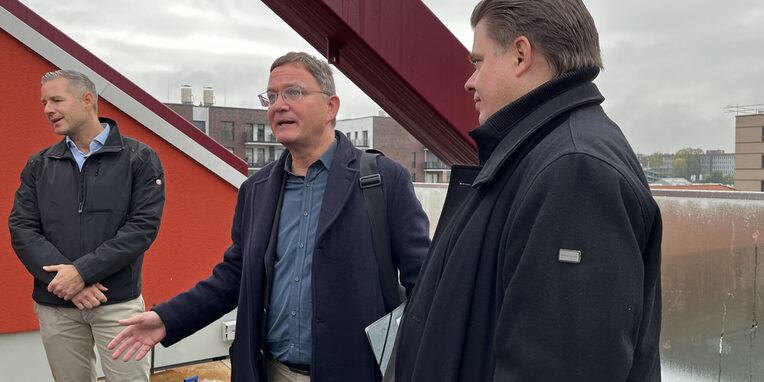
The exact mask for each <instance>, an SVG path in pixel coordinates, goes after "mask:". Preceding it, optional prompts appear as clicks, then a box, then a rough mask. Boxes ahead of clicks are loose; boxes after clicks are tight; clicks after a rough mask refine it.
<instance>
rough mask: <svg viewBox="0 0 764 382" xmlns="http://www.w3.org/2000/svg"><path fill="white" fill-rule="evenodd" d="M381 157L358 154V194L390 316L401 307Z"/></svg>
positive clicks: (366, 152)
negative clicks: (359, 165)
mask: <svg viewBox="0 0 764 382" xmlns="http://www.w3.org/2000/svg"><path fill="white" fill-rule="evenodd" d="M380 155H383V156H384V154H382V153H381V152H379V151H377V150H373V149H369V150H366V151H364V153H363V154H361V179H360V183H361V190H362V191H363V198H364V200H365V201H366V213H367V214H368V215H369V224H370V225H371V242H372V246H373V247H374V255H375V256H376V257H377V269H378V271H379V282H380V284H381V285H380V286H381V287H382V298H383V299H384V301H385V311H386V312H391V311H392V310H393V309H395V307H397V306H398V305H400V303H401V299H400V294H399V291H398V278H397V277H396V275H395V270H394V269H393V258H392V252H391V250H390V228H389V226H388V225H387V203H386V202H385V196H384V194H383V193H382V175H380V174H379V170H378V169H377V157H378V156H380Z"/></svg>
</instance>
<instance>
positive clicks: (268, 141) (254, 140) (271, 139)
mask: <svg viewBox="0 0 764 382" xmlns="http://www.w3.org/2000/svg"><path fill="white" fill-rule="evenodd" d="M244 143H245V144H248V145H250V144H266V145H269V146H271V145H280V144H281V143H279V141H277V140H276V137H274V136H271V137H269V138H268V139H265V138H264V137H255V138H251V137H250V138H244Z"/></svg>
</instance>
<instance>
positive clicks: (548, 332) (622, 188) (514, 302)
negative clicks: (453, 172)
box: [494, 154, 660, 381]
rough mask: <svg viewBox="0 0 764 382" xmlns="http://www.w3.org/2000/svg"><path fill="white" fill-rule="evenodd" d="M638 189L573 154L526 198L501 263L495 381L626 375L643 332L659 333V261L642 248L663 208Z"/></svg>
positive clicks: (589, 159) (535, 184)
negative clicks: (646, 254) (578, 252)
mask: <svg viewBox="0 0 764 382" xmlns="http://www.w3.org/2000/svg"><path fill="white" fill-rule="evenodd" d="M639 187H645V186H642V185H641V184H636V183H634V182H630V181H629V180H627V177H625V176H624V175H623V174H621V173H620V172H619V171H618V170H617V169H616V168H614V167H612V166H610V165H608V164H606V163H604V162H602V161H601V160H599V159H596V158H593V157H590V156H587V155H583V154H575V155H568V156H564V157H562V158H561V159H558V160H557V161H556V162H554V163H552V164H551V165H550V166H549V167H547V168H546V169H545V170H544V171H543V172H542V173H541V174H540V175H539V176H538V178H537V179H535V180H532V183H531V186H530V188H529V189H528V191H527V192H526V193H525V194H524V195H518V197H520V198H522V199H521V201H520V203H521V205H520V207H519V209H518V212H517V214H516V216H514V217H512V216H510V217H509V218H510V221H511V222H512V223H510V225H509V226H508V227H506V230H507V231H506V232H505V234H506V243H505V245H504V248H505V250H506V252H505V254H504V256H503V257H500V258H499V264H498V266H499V269H500V270H502V273H501V282H502V285H501V287H502V288H503V292H504V294H503V298H502V304H501V306H500V310H499V311H498V321H497V328H496V336H495V343H494V346H495V349H496V366H495V371H494V380H495V381H528V380H543V381H562V380H565V381H625V380H627V377H628V375H629V372H630V368H631V367H633V366H632V365H633V364H634V349H635V348H637V347H639V346H640V344H638V343H637V342H638V341H640V338H650V339H649V340H650V341H657V340H658V333H659V331H660V330H659V325H660V323H659V321H658V322H657V323H656V322H655V319H656V317H658V320H659V317H660V301H659V298H660V297H659V296H658V297H657V299H658V300H657V301H656V300H655V299H656V297H655V294H656V288H657V285H658V282H659V277H660V276H659V275H660V269H659V267H660V265H659V259H655V258H654V257H653V258H651V257H650V256H645V255H644V253H646V248H647V247H648V241H649V240H650V239H649V238H650V237H651V234H650V230H651V227H652V226H653V224H654V223H653V222H654V221H655V219H656V218H657V219H660V215H659V214H658V213H657V208H656V207H654V204H649V203H648V201H647V199H646V198H645V197H644V195H646V193H647V191H645V190H639V189H638V188H639ZM650 201H651V200H650ZM658 226H659V224H658ZM658 245H659V244H658ZM561 251H562V252H561ZM573 251H580V258H578V257H577V256H576V255H575V254H576V252H573ZM579 259H580V260H579ZM657 293H658V294H659V293H660V292H659V291H658V292H657ZM656 324H657V326H656ZM646 330H648V331H652V332H653V333H654V334H655V335H652V336H647V337H643V336H641V335H639V333H641V332H644V331H646ZM656 346H657V344H656ZM654 356H655V357H656V358H655V359H656V360H657V357H658V355H657V354H655V355H654Z"/></svg>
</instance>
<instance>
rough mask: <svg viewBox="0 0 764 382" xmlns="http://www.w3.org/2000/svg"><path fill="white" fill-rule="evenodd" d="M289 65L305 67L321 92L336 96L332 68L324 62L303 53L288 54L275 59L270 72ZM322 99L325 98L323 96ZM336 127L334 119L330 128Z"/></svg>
mask: <svg viewBox="0 0 764 382" xmlns="http://www.w3.org/2000/svg"><path fill="white" fill-rule="evenodd" d="M290 63H295V64H300V65H302V66H303V67H305V69H306V70H307V71H308V72H310V74H311V75H312V76H313V78H315V79H316V82H318V87H319V88H321V90H323V91H325V92H327V93H329V94H332V95H334V94H336V91H335V90H334V76H333V75H332V67H331V66H329V64H328V63H326V61H324V60H319V59H317V58H315V57H313V56H311V55H310V54H307V53H304V52H289V53H287V54H285V55H283V56H281V57H279V58H277V59H276V61H273V64H271V72H272V71H273V69H276V68H278V67H279V66H282V65H286V64H290ZM324 97H326V96H325V95H324ZM336 125H337V118H334V119H332V126H336Z"/></svg>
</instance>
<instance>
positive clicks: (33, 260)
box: [8, 70, 164, 382]
mask: <svg viewBox="0 0 764 382" xmlns="http://www.w3.org/2000/svg"><path fill="white" fill-rule="evenodd" d="M97 97H98V96H97V93H96V90H95V85H94V84H93V82H92V81H90V79H88V78H87V77H86V76H85V75H84V74H82V73H79V72H76V71H73V70H59V71H55V72H50V73H47V74H45V75H44V76H43V77H42V89H41V101H42V105H43V108H44V110H43V111H44V113H45V116H46V117H47V118H48V120H49V121H50V124H51V126H52V127H53V130H54V131H55V133H56V134H59V135H64V136H65V138H64V139H63V140H61V142H59V143H57V144H55V145H53V146H50V147H48V148H46V149H44V150H42V151H40V152H38V153H36V154H34V155H32V156H31V157H30V158H29V161H28V162H27V165H26V166H25V167H24V170H23V171H22V173H21V185H20V186H19V188H18V190H17V191H16V198H15V202H14V205H13V209H12V211H11V215H10V218H9V219H8V226H9V228H10V232H11V244H12V245H13V249H14V251H15V252H16V254H17V255H18V257H19V259H20V260H21V262H22V263H23V264H24V266H25V267H26V268H27V270H28V271H29V273H31V274H32V276H34V291H33V294H32V297H33V299H34V301H35V304H34V305H35V313H37V317H38V319H39V323H40V336H41V338H42V341H43V345H44V347H45V352H46V354H47V356H48V363H49V364H50V368H51V372H52V373H53V377H54V379H55V380H56V381H95V380H96V369H95V359H96V358H95V352H94V351H93V347H94V345H97V348H98V351H99V354H100V355H101V366H102V368H103V371H104V373H105V374H106V378H107V379H108V380H109V381H110V382H114V381H126V382H127V381H130V382H132V381H148V380H149V376H148V369H149V363H148V361H146V362H141V363H131V364H125V363H122V362H116V361H113V360H112V359H111V356H110V354H108V350H107V349H106V346H107V344H108V342H109V341H110V340H111V338H113V337H114V336H115V335H116V334H117V333H119V331H120V330H121V328H120V325H119V323H118V320H120V319H124V318H127V317H130V316H132V315H135V314H138V313H141V312H143V311H144V310H145V309H144V304H143V299H142V298H141V265H142V263H143V255H144V252H145V251H146V250H147V249H148V248H149V246H150V245H151V243H152V242H153V241H154V239H155V238H156V235H157V231H158V230H159V222H160V220H161V217H162V208H163V206H164V171H163V170H162V164H161V163H160V161H159V157H158V156H157V154H156V153H155V152H154V151H153V150H152V149H151V148H150V147H148V146H147V145H145V144H143V143H141V142H139V141H137V140H135V139H131V138H128V137H125V136H122V135H120V133H119V128H118V127H117V123H116V122H114V121H113V120H110V119H107V118H100V119H99V118H98V114H97V107H96V105H97V100H98V98H97Z"/></svg>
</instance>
